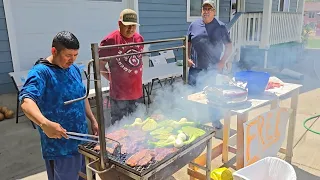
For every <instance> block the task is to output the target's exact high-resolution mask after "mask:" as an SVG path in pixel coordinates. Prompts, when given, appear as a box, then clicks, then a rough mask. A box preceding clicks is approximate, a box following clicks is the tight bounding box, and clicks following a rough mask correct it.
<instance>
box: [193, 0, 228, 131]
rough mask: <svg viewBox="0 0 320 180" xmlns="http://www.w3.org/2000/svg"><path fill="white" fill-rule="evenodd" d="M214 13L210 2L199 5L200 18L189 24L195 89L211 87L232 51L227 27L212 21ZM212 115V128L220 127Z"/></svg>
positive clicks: (217, 21)
mask: <svg viewBox="0 0 320 180" xmlns="http://www.w3.org/2000/svg"><path fill="white" fill-rule="evenodd" d="M215 12H216V7H215V4H214V2H213V0H205V1H204V2H203V4H202V11H201V15H202V19H199V20H196V21H194V22H192V23H191V24H190V26H189V29H188V36H189V60H188V65H189V67H190V69H189V77H188V82H189V84H190V85H191V86H197V87H198V88H200V87H201V84H202V85H210V83H213V82H214V81H215V75H216V74H217V73H218V72H222V70H223V68H224V67H225V63H226V60H227V58H228V56H229V55H230V53H231V51H232V44H231V40H230V37H229V33H228V31H227V28H226V27H225V25H224V24H223V23H222V22H221V21H219V20H217V19H216V18H215ZM200 73H201V74H202V75H201V74H200ZM199 74H200V75H199ZM200 81H201V82H200ZM213 113H214V114H215V116H216V117H212V118H214V119H213V125H214V126H215V127H216V128H217V129H220V128H221V127H222V124H221V123H220V121H219V117H218V114H219V112H218V111H214V112H213Z"/></svg>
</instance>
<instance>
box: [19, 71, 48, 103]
mask: <svg viewBox="0 0 320 180" xmlns="http://www.w3.org/2000/svg"><path fill="white" fill-rule="evenodd" d="M45 85H46V80H45V77H44V75H43V74H42V73H41V71H40V69H38V68H33V69H31V70H30V72H29V74H28V78H27V80H26V82H25V84H24V85H23V87H22V89H21V91H20V93H19V101H20V103H21V102H22V100H23V99H24V98H30V99H32V100H33V101H34V102H35V103H36V104H37V105H39V103H40V102H41V97H42V96H43V93H44V90H45Z"/></svg>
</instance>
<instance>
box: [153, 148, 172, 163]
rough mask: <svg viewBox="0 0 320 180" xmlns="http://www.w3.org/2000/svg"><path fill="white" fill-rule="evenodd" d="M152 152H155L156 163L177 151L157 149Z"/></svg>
mask: <svg viewBox="0 0 320 180" xmlns="http://www.w3.org/2000/svg"><path fill="white" fill-rule="evenodd" d="M154 151H155V158H154V159H155V160H156V161H161V160H162V159H164V158H165V157H166V156H167V155H169V154H171V153H174V152H176V151H177V149H176V148H157V149H155V150H154Z"/></svg>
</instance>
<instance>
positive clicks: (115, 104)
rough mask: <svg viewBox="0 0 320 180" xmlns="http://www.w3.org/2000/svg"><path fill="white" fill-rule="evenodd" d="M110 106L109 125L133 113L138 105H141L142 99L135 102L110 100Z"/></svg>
mask: <svg viewBox="0 0 320 180" xmlns="http://www.w3.org/2000/svg"><path fill="white" fill-rule="evenodd" d="M110 104H111V124H112V125H113V124H114V123H115V122H116V121H120V120H121V119H122V118H123V117H124V116H128V115H129V114H131V113H133V112H134V111H135V110H136V109H137V107H138V105H139V104H143V98H142V97H141V98H139V99H135V100H115V99H112V98H110Z"/></svg>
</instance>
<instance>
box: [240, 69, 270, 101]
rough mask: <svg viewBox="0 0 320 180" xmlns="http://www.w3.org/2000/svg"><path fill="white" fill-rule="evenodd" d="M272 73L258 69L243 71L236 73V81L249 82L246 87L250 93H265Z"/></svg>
mask: <svg viewBox="0 0 320 180" xmlns="http://www.w3.org/2000/svg"><path fill="white" fill-rule="evenodd" d="M269 78H270V74H269V73H267V72H258V71H241V72H237V73H236V74H235V80H236V81H242V82H247V86H246V88H247V89H248V94H249V95H259V94H261V93H263V92H264V91H265V89H266V87H267V85H268V82H269Z"/></svg>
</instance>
